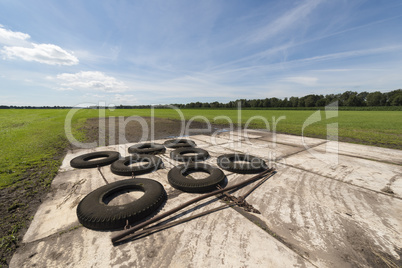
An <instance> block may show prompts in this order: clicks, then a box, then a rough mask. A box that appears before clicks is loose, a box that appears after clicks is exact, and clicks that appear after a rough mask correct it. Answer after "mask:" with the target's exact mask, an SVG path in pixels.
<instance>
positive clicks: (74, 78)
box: [56, 71, 128, 92]
mask: <svg viewBox="0 0 402 268" xmlns="http://www.w3.org/2000/svg"><path fill="white" fill-rule="evenodd" d="M56 78H57V79H58V80H59V82H60V87H58V88H57V89H58V90H60V89H61V88H63V89H64V90H71V89H84V90H86V89H89V90H97V91H101V92H124V91H126V90H128V87H127V85H126V84H125V83H124V82H122V81H118V80H117V79H116V78H114V77H112V76H107V75H105V74H104V73H102V72H92V71H87V72H84V71H82V72H79V73H74V74H72V73H63V74H59V75H57V77H56Z"/></svg>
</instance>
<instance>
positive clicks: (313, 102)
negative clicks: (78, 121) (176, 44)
mask: <svg viewBox="0 0 402 268" xmlns="http://www.w3.org/2000/svg"><path fill="white" fill-rule="evenodd" d="M335 101H338V105H339V106H346V107H364V106H402V89H397V90H394V91H391V92H385V93H382V92H379V91H376V92H371V93H369V92H366V91H364V92H360V93H358V92H355V91H345V92H343V93H340V94H328V95H315V94H310V95H307V96H304V97H290V98H284V99H278V98H275V97H273V98H265V99H252V100H246V99H240V100H236V101H230V102H228V103H220V102H217V101H214V102H191V103H187V104H172V105H173V106H176V107H178V108H229V109H230V108H236V107H238V103H239V102H240V104H241V107H242V108H270V107H273V108H280V107H283V108H297V107H300V108H303V107H324V106H326V105H328V104H330V103H332V102H335ZM150 107H151V106H150V105H134V106H133V105H119V106H116V107H115V108H117V109H141V108H150ZM153 107H155V106H153ZM166 107H167V106H166V105H158V106H156V107H155V108H166ZM10 108H15V109H69V108H72V107H66V106H52V107H50V106H41V107H38V106H6V105H0V109H10ZM88 108H95V109H96V108H105V107H97V106H94V107H88ZM106 108H107V107H106Z"/></svg>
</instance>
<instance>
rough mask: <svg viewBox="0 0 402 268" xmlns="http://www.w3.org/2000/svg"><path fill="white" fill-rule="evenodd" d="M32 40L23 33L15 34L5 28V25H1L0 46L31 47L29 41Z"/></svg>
mask: <svg viewBox="0 0 402 268" xmlns="http://www.w3.org/2000/svg"><path fill="white" fill-rule="evenodd" d="M29 38H31V37H30V36H29V34H26V33H21V32H13V31H10V30H7V29H4V28H3V25H0V44H2V45H8V46H15V45H29V42H27V40H28V39H29Z"/></svg>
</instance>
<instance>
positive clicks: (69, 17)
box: [0, 0, 402, 106]
mask: <svg viewBox="0 0 402 268" xmlns="http://www.w3.org/2000/svg"><path fill="white" fill-rule="evenodd" d="M398 88H402V1H400V0H367V1H365V0H353V1H349V0H297V1H296V0H293V1H288V0H282V1H256V0H255V1H237V0H211V1H209V0H200V1H190V0H187V1H184V0H183V1H176V0H172V1H170V0H169V1H128V0H127V1H124V0H120V1H108V0H85V1H82V0H69V1H50V0H49V1H44V0H36V1H20V0H2V1H0V105H35V106H37V105H50V106H53V105H63V106H64V105H65V106H74V105H79V104H80V103H95V104H96V103H99V102H105V103H106V104H108V105H109V104H115V105H119V104H169V103H188V102H192V101H202V102H203V101H220V102H227V101H230V100H235V99H239V98H246V99H254V98H267V97H279V98H284V97H290V96H304V95H307V94H312V93H313V94H329V93H340V92H343V91H345V90H352V91H358V92H360V91H376V90H380V91H383V92H386V91H391V90H394V89H398Z"/></svg>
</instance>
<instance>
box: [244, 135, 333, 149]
mask: <svg viewBox="0 0 402 268" xmlns="http://www.w3.org/2000/svg"><path fill="white" fill-rule="evenodd" d="M250 132H251V131H250ZM258 133H259V134H261V138H259V139H261V140H264V141H269V142H271V143H273V144H276V143H280V144H286V145H291V146H298V147H303V148H309V147H314V146H316V145H318V144H322V143H325V142H326V140H323V139H316V138H310V137H302V136H296V135H288V134H279V133H272V132H265V131H259V132H258Z"/></svg>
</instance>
